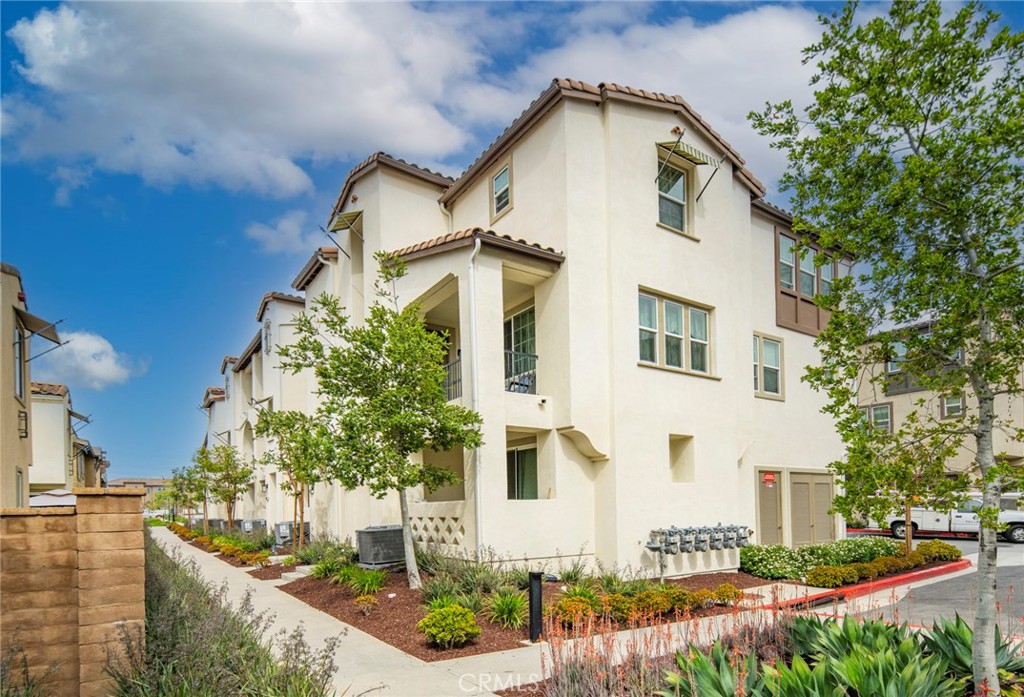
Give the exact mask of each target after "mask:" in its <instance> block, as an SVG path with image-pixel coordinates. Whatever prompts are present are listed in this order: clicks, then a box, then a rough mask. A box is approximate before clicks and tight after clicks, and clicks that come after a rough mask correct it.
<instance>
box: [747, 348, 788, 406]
mask: <svg viewBox="0 0 1024 697" xmlns="http://www.w3.org/2000/svg"><path fill="white" fill-rule="evenodd" d="M753 345H754V394H756V395H757V396H759V397H772V398H775V397H781V396H782V339H779V338H775V337H767V336H763V335H761V334H754V344H753Z"/></svg>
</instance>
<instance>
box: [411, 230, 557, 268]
mask: <svg viewBox="0 0 1024 697" xmlns="http://www.w3.org/2000/svg"><path fill="white" fill-rule="evenodd" d="M477 238H479V239H480V241H481V242H482V243H483V244H485V245H489V246H493V247H499V248H502V249H509V250H511V251H514V252H519V253H522V254H528V255H530V256H534V257H539V258H541V259H544V260H546V261H553V262H556V263H559V264H560V263H562V261H564V260H565V257H564V256H563V255H562V254H561V253H559V252H556V251H555V250H554V249H553V248H551V247H544V246H542V245H539V244H536V243H533V242H527V241H526V240H521V239H520V240H517V239H514V238H513V237H511V236H509V235H499V234H498V233H497V232H495V231H494V230H484V229H483V228H478V227H475V228H469V229H467V230H459V231H458V232H450V233H448V234H447V235H441V236H440V237H434V238H432V239H429V240H426V241H424V242H417V243H416V244H413V245H409V246H408V247H403V248H402V249H399V250H397V251H396V252H395V254H396V255H398V256H400V257H405V258H406V259H416V258H419V257H423V256H428V255H430V254H438V253H440V252H445V251H448V250H450V249H456V248H458V247H465V246H468V245H471V244H473V241H474V240H475V239H477Z"/></svg>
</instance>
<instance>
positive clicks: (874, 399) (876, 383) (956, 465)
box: [857, 327, 1024, 472]
mask: <svg viewBox="0 0 1024 697" xmlns="http://www.w3.org/2000/svg"><path fill="white" fill-rule="evenodd" d="M922 329H924V327H922ZM901 346H902V345H898V346H897V349H896V350H897V355H894V356H893V357H892V359H891V360H889V361H885V362H883V363H876V364H873V365H871V366H869V367H868V369H867V370H865V371H864V374H863V376H862V378H861V380H860V383H859V385H858V390H857V392H858V404H859V406H860V408H861V411H862V413H863V414H864V417H865V419H867V420H868V422H869V423H870V424H871V425H873V426H875V427H876V428H881V429H885V430H887V431H889V432H892V431H894V430H898V429H899V427H900V425H901V424H903V423H906V420H907V418H908V416H909V415H910V414H911V413H913V412H916V415H917V418H918V419H919V420H920V421H922V422H924V421H926V420H927V419H929V418H933V419H935V420H938V421H941V420H944V419H954V418H957V417H958V416H960V415H962V414H964V413H967V414H970V413H971V412H972V411H976V410H977V408H978V402H977V399H976V398H975V397H974V394H973V393H972V392H970V390H968V391H966V392H964V393H962V394H955V395H940V394H937V393H935V392H933V391H930V390H926V389H925V388H923V387H921V386H920V385H918V384H917V383H916V382H915V380H914V377H913V375H911V374H909V373H908V372H907V371H906V370H904V365H903V360H902V358H903V354H902V349H901V348H900V347H901ZM1018 379H1019V380H1020V384H1021V385H1024V366H1021V370H1020V374H1019V375H1018ZM922 402H923V403H922ZM996 414H997V415H998V417H999V418H1000V419H1001V420H1002V421H1003V424H1002V425H1003V426H1009V428H996V429H995V430H994V431H993V433H992V440H993V446H994V449H995V452H996V455H997V457H999V458H1001V459H1003V460H1005V461H1007V462H1009V463H1010V464H1014V465H1017V466H1024V443H1021V442H1020V441H1017V440H1014V439H1013V438H1012V437H1011V432H1012V431H1011V429H1013V428H1016V429H1022V428H1024V397H1022V396H1019V395H1018V396H1016V397H1010V396H1008V395H1005V394H1004V395H999V396H997V397H996ZM947 467H948V468H949V470H950V471H952V472H966V471H970V470H971V469H973V467H974V443H973V438H971V437H968V438H967V439H966V440H965V441H964V445H963V447H962V448H961V449H960V452H959V454H958V455H957V456H956V457H955V458H954V459H953V460H952V461H950V462H949V463H947Z"/></svg>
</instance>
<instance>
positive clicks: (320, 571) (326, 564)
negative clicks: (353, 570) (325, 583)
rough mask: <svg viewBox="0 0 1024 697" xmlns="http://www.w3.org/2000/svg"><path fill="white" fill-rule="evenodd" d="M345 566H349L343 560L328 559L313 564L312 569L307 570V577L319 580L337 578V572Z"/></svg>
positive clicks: (336, 558)
mask: <svg viewBox="0 0 1024 697" xmlns="http://www.w3.org/2000/svg"><path fill="white" fill-rule="evenodd" d="M346 566H349V563H348V562H347V561H345V560H344V559H340V558H338V557H328V558H327V559H321V560H320V561H318V562H317V563H316V564H314V565H313V568H312V569H310V570H309V575H310V576H312V577H313V578H319V579H326V578H331V577H332V576H337V575H338V572H339V571H341V570H342V569H343V568H345V567H346Z"/></svg>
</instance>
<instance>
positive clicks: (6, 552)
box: [0, 489, 145, 697]
mask: <svg viewBox="0 0 1024 697" xmlns="http://www.w3.org/2000/svg"><path fill="white" fill-rule="evenodd" d="M74 493H75V494H76V496H77V501H76V506H75V507H60V508H42V509H39V508H37V509H26V508H18V509H3V510H2V511H0V586H2V587H3V595H2V596H0V651H6V650H7V649H8V647H10V646H11V645H12V644H14V643H16V644H17V645H19V646H21V647H22V649H23V650H24V652H25V657H26V658H27V660H28V665H29V669H30V671H31V672H32V674H34V675H43V674H45V675H46V681H45V683H44V687H43V690H44V694H47V695H76V696H77V695H81V696H82V697H86V696H90V697H91V696H92V695H97V696H99V695H108V694H110V692H111V690H112V686H113V683H112V681H111V679H110V678H108V677H106V676H105V675H104V671H105V669H106V666H107V657H108V652H113V654H115V655H116V654H117V653H118V651H120V649H121V643H120V638H119V637H120V634H119V632H120V631H121V630H122V629H123V630H127V631H129V632H140V631H142V628H143V624H144V621H145V552H144V550H143V528H142V526H143V521H142V501H143V498H144V496H145V491H144V490H142V489H124V490H107V489H76V490H75V491H74Z"/></svg>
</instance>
